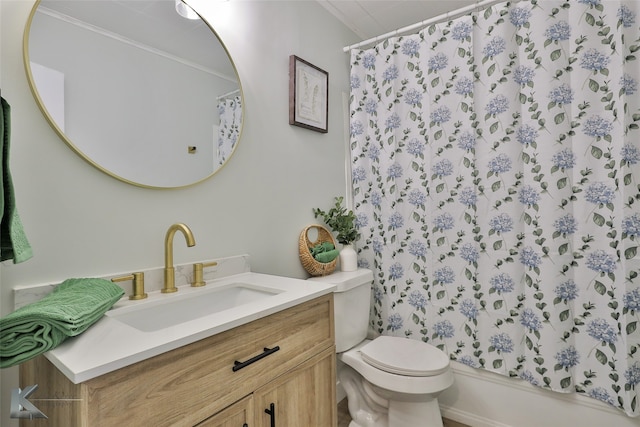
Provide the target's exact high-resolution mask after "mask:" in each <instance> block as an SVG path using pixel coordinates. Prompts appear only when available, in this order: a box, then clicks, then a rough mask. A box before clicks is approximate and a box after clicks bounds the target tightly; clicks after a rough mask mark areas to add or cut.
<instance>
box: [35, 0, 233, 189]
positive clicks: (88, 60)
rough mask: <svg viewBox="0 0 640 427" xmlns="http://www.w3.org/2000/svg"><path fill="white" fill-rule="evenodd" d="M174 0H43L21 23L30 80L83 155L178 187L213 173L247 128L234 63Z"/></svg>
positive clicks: (132, 178)
mask: <svg viewBox="0 0 640 427" xmlns="http://www.w3.org/2000/svg"><path fill="white" fill-rule="evenodd" d="M176 6H180V7H183V8H184V6H185V4H183V3H181V2H176V1H175V0H113V1H112V0H40V1H38V2H36V4H35V6H34V8H33V10H32V12H31V16H30V17H29V21H28V23H27V26H26V29H25V37H24V58H25V59H24V60H25V69H26V71H27V76H28V79H29V84H30V86H31V90H32V92H33V95H34V97H35V98H36V101H37V102H38V105H39V106H40V109H41V110H42V112H43V114H44V115H45V117H46V118H47V120H48V121H49V123H50V124H51V126H52V127H53V128H54V129H55V131H56V132H57V133H58V134H59V135H60V137H61V138H62V139H63V140H64V141H65V142H66V143H67V144H68V145H69V146H70V147H71V148H72V149H73V150H74V151H75V152H76V153H77V154H79V155H80V156H82V157H83V158H84V159H85V160H87V161H88V162H89V163H91V164H92V165H93V166H95V167H97V168H98V169H100V170H101V171H103V172H105V173H107V174H109V175H111V176H113V177H115V178H117V179H120V180H121V181H125V182H128V183H130V184H134V185H138V186H141V187H149V188H179V187H185V186H189V185H192V184H195V183H198V182H201V181H203V180H205V179H207V178H209V177H210V176H212V175H213V174H214V173H215V172H216V171H217V170H219V169H220V167H222V166H223V165H224V164H225V163H226V162H227V161H228V160H229V158H230V157H231V155H232V154H233V151H234V150H235V148H236V146H237V142H238V140H239V137H240V133H241V130H242V112H243V106H242V92H241V86H240V81H239V78H238V74H237V72H236V69H235V66H234V64H233V62H232V61H231V58H230V56H229V55H228V52H227V49H226V47H225V46H224V45H223V44H222V42H221V41H220V40H219V38H218V36H217V34H216V33H215V32H214V30H213V29H212V28H211V27H210V26H209V25H208V24H207V23H206V22H205V21H204V20H202V19H200V17H199V16H198V15H197V14H195V13H193V11H192V10H191V9H189V8H188V7H187V10H188V11H189V12H191V14H192V15H194V17H195V18H196V19H189V18H186V17H183V16H181V15H179V14H178V12H177V10H178V8H179V7H176Z"/></svg>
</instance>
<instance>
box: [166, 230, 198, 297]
mask: <svg viewBox="0 0 640 427" xmlns="http://www.w3.org/2000/svg"><path fill="white" fill-rule="evenodd" d="M178 230H180V231H181V232H182V234H184V238H185V240H186V241H187V246H188V247H192V246H195V245H196V240H195V239H194V238H193V233H192V232H191V229H190V228H189V227H187V225H186V224H182V223H178V224H173V225H172V226H171V227H169V229H168V230H167V235H166V237H165V238H164V288H162V293H163V294H168V293H171V292H176V291H177V290H178V288H176V271H175V268H174V267H173V236H174V235H175V234H176V231H178Z"/></svg>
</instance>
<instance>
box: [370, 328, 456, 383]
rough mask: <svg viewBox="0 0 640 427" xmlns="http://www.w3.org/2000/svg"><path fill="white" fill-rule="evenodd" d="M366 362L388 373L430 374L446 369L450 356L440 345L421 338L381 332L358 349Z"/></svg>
mask: <svg viewBox="0 0 640 427" xmlns="http://www.w3.org/2000/svg"><path fill="white" fill-rule="evenodd" d="M360 353H361V355H362V359H363V360H364V361H365V362H367V363H368V364H369V365H371V366H374V367H376V368H378V369H380V370H382V371H385V372H389V373H391V374H397V375H404V376H408V377H429V376H434V375H439V374H441V373H443V372H445V371H446V370H447V369H449V358H448V357H447V355H446V354H445V353H444V352H443V351H441V350H440V349H438V348H436V347H434V346H432V345H431V344H427V343H425V342H422V341H417V340H412V339H407V338H400V337H389V336H382V337H378V338H376V339H374V340H373V341H371V342H369V343H367V344H365V345H364V346H362V348H361V349H360Z"/></svg>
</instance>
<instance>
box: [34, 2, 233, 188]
mask: <svg viewBox="0 0 640 427" xmlns="http://www.w3.org/2000/svg"><path fill="white" fill-rule="evenodd" d="M159 1H166V0H159ZM41 3H42V0H37V1H36V3H35V4H34V6H33V8H32V10H31V13H30V14H29V17H28V19H27V23H26V25H25V30H24V36H23V61H24V67H25V71H26V75H27V81H28V83H29V87H30V89H31V93H32V95H33V97H34V99H35V101H36V103H37V105H38V107H39V109H40V111H41V112H42V114H43V115H44V117H45V119H46V120H47V122H48V123H49V125H50V126H51V127H52V128H53V130H54V131H55V132H56V134H57V135H58V136H59V137H60V138H61V139H62V140H63V141H64V142H65V144H66V145H67V146H68V147H69V148H71V150H72V151H73V152H74V153H76V154H77V155H78V156H80V157H81V158H82V159H83V160H85V161H86V162H87V163H89V164H90V165H92V166H93V167H95V168H96V169H98V170H100V171H101V172H103V173H105V174H107V175H109V176H111V177H113V178H115V179H117V180H119V181H122V182H125V183H127V184H131V185H134V186H137V187H142V188H149V189H180V188H187V187H191V186H194V185H196V184H199V183H201V182H203V181H206V180H208V179H209V178H211V177H212V176H213V175H215V174H216V173H218V171H220V170H221V169H222V168H223V167H224V166H226V165H227V164H228V163H229V160H230V158H231V157H232V156H233V154H234V153H235V151H236V149H237V146H238V144H239V142H240V140H241V137H242V132H243V129H244V121H245V106H244V95H243V91H242V84H241V82H240V77H239V74H238V70H237V68H236V65H235V63H234V62H233V59H232V57H231V55H230V54H229V51H228V49H227V47H226V45H225V44H224V43H223V42H222V40H221V38H220V37H219V35H218V33H217V32H216V31H215V30H214V29H213V27H212V26H211V25H210V24H209V22H208V21H207V20H206V19H204V18H203V17H202V16H201V15H200V14H198V13H197V12H196V14H197V15H198V16H199V17H200V19H201V21H202V22H203V23H204V24H205V25H206V26H207V27H208V28H209V30H210V31H211V33H212V36H213V37H214V38H215V39H217V41H218V42H219V43H220V46H221V48H222V50H223V51H224V53H225V54H226V58H227V59H228V61H229V62H230V65H231V68H232V69H233V73H234V74H235V77H236V80H237V87H238V89H237V91H238V94H239V97H240V100H241V114H242V122H241V124H240V126H239V127H240V129H239V131H238V135H237V139H236V141H235V143H234V146H233V148H232V150H231V151H230V153H229V155H228V156H227V158H226V160H225V161H224V163H222V164H221V165H219V166H217V167H215V166H216V165H214V169H213V171H212V172H211V173H210V174H208V175H206V176H204V177H203V178H201V179H197V180H195V181H193V182H190V183H187V184H182V185H175V186H171V185H152V184H145V183H140V182H136V181H134V180H131V179H127V178H125V177H123V176H120V175H119V174H117V173H114V172H112V171H111V170H109V169H107V168H105V167H104V166H102V165H100V164H99V163H98V162H97V161H96V160H94V159H92V158H91V157H89V156H88V155H87V154H85V153H84V152H83V151H82V150H81V149H80V148H79V147H78V146H77V145H76V144H74V143H73V142H72V141H71V139H70V138H69V137H68V136H67V135H66V134H65V132H64V131H63V130H62V129H61V128H60V127H59V126H58V124H57V123H56V121H55V120H54V118H53V117H52V115H51V114H50V112H49V110H48V109H47V107H46V106H45V103H44V102H43V100H42V98H41V96H40V92H39V91H38V88H37V87H36V83H35V80H34V77H33V72H32V69H31V64H30V55H29V38H30V33H31V27H32V23H33V19H34V16H35V14H36V13H37V10H38V7H39V6H40V5H41ZM181 19H184V18H181ZM212 96H215V95H214V94H212ZM213 142H214V141H212V144H213ZM190 145H196V143H194V144H191V143H190ZM189 149H190V150H189V151H191V147H189Z"/></svg>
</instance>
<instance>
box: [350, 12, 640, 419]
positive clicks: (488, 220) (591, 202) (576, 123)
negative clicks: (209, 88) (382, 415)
mask: <svg viewBox="0 0 640 427" xmlns="http://www.w3.org/2000/svg"><path fill="white" fill-rule="evenodd" d="M639 8H640V6H639V4H638V2H635V1H600V0H571V1H546V0H537V1H536V0H530V1H521V2H505V3H499V4H496V5H494V6H491V7H488V8H486V9H484V10H480V11H477V12H474V13H472V14H470V15H467V16H463V17H460V18H456V19H454V20H452V21H449V22H443V23H440V24H435V25H431V26H429V27H427V28H425V29H424V30H422V31H420V32H419V33H418V34H414V35H409V36H403V37H396V38H391V39H388V40H386V41H384V42H382V43H380V44H378V45H377V46H375V47H372V48H370V49H366V50H358V51H355V50H354V51H352V53H351V66H352V69H351V107H350V109H351V111H350V113H351V119H350V132H351V142H350V143H351V153H352V181H353V189H354V211H355V213H356V215H357V225H358V227H359V230H360V232H361V234H362V237H361V239H360V240H359V242H358V247H359V263H360V265H361V266H363V267H368V268H371V269H372V270H373V271H374V275H375V277H376V280H375V283H374V301H373V314H372V320H371V326H372V328H373V329H374V330H375V331H376V332H377V333H379V334H387V335H396V336H406V337H409V338H412V339H418V340H422V341H426V342H429V343H431V344H433V345H436V346H437V347H439V348H441V349H442V350H444V351H445V352H447V353H448V354H449V355H450V356H451V358H452V359H454V360H456V361H458V362H461V363H464V364H466V365H469V366H472V367H476V368H484V369H488V370H491V371H494V372H498V373H501V374H504V375H507V376H510V377H519V378H521V379H524V380H526V381H529V382H530V383H532V384H534V385H538V386H541V387H545V388H548V389H552V390H556V391H561V392H579V393H583V394H585V395H588V396H591V397H593V398H596V399H599V400H601V401H604V402H606V403H608V404H610V405H613V406H615V407H617V408H620V409H622V410H624V411H625V412H626V413H627V414H629V415H631V416H637V415H639V408H638V401H637V399H638V398H637V389H638V388H639V387H640V355H639V354H638V353H639V350H640V328H638V323H639V321H640V278H639V277H638V272H639V267H640V262H639V256H640V255H639V254H638V241H639V239H640V190H639V188H640V132H639V131H638V125H639V121H640V94H639V93H638V80H639V79H640V68H639V67H640V65H639V64H640V61H639V60H640V58H637V55H638V53H639V52H638V50H640V29H639V22H638V19H637V15H638V12H639V10H638V9H639Z"/></svg>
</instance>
